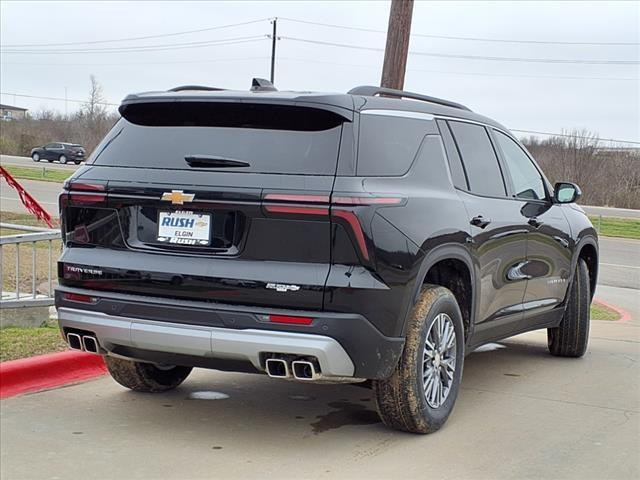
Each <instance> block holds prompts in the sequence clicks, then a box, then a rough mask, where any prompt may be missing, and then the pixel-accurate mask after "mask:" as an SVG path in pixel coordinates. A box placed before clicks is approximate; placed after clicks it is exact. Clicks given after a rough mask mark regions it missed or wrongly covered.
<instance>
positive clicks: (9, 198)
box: [0, 197, 58, 207]
mask: <svg viewBox="0 0 640 480" xmlns="http://www.w3.org/2000/svg"><path fill="white" fill-rule="evenodd" d="M0 200H10V201H12V202H18V203H19V204H20V205H22V202H21V201H20V199H19V198H12V197H0ZM38 203H39V204H40V205H55V206H56V207H57V206H58V204H57V203H55V202H41V201H38Z"/></svg>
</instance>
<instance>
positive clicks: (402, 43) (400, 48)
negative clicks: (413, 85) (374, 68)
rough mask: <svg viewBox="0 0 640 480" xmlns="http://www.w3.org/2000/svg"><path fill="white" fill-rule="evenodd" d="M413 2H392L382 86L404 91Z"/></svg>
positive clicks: (409, 0)
mask: <svg viewBox="0 0 640 480" xmlns="http://www.w3.org/2000/svg"><path fill="white" fill-rule="evenodd" d="M412 13H413V0H392V1H391V9H390V10H389V27H388V29H387V46H386V48H385V50H384V65H383V67H382V78H381V80H380V86H381V87H386V88H394V89H396V90H402V88H403V87H404V75H405V71H406V69H407V55H408V53H409V34H410V33H411V15H412Z"/></svg>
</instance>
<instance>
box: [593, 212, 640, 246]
mask: <svg viewBox="0 0 640 480" xmlns="http://www.w3.org/2000/svg"><path fill="white" fill-rule="evenodd" d="M589 218H590V219H591V223H593V226H594V227H595V228H596V230H598V229H599V232H598V233H599V234H600V235H602V236H604V237H620V238H633V239H636V240H638V239H640V220H632V219H626V218H614V217H602V218H600V217H598V216H595V215H594V216H591V217H589Z"/></svg>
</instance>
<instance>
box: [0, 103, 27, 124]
mask: <svg viewBox="0 0 640 480" xmlns="http://www.w3.org/2000/svg"><path fill="white" fill-rule="evenodd" d="M26 115H27V109H26V108H20V107H12V106H11V105H2V104H0V120H4V121H9V120H22V119H24V117H25V116H26Z"/></svg>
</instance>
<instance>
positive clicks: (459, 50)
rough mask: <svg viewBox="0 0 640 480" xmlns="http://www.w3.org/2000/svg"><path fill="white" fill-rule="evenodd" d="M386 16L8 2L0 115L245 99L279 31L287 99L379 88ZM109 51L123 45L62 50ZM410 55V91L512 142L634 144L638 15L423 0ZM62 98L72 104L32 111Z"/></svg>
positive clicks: (165, 4) (230, 5) (337, 7)
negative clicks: (557, 138)
mask: <svg viewBox="0 0 640 480" xmlns="http://www.w3.org/2000/svg"><path fill="white" fill-rule="evenodd" d="M388 14H389V2H387V1H354V2H348V1H284V2H271V1H259V2H249V1H246V2H244V1H235V2H206V1H197V2H188V1H160V2H158V1H141V2H125V1H115V2H98V1H92V2H89V1H68V2H55V1H43V2H28V1H20V2H17V1H10V0H2V2H0V47H1V49H0V91H1V92H2V95H1V97H0V102H1V103H4V104H10V105H17V106H21V107H23V108H28V109H30V110H31V111H38V110H40V109H55V110H58V111H60V112H62V113H64V112H65V110H66V111H68V112H69V113H72V112H73V111H75V110H76V109H77V108H78V107H79V106H80V103H78V102H74V101H72V100H84V99H86V97H87V95H88V90H89V77H90V75H92V74H93V75H95V76H96V78H97V79H98V81H99V82H100V84H101V85H102V88H103V91H104V95H105V98H106V99H107V101H108V102H111V103H114V104H118V103H119V102H120V100H122V98H123V97H124V96H125V95H126V94H128V93H132V92H139V91H149V90H165V89H168V88H172V87H175V86H177V85H184V84H201V85H211V86H217V87H224V88H231V89H242V90H245V89H248V88H249V86H250V82H251V79H252V78H253V77H263V78H269V65H270V54H271V40H270V39H268V38H267V37H266V35H267V34H269V33H271V29H272V25H271V23H270V20H269V19H270V18H273V17H278V22H277V28H278V32H277V33H278V37H279V38H280V39H279V40H278V41H277V50H276V73H275V85H276V87H278V88H279V89H281V90H304V91H309V90H312V91H332V92H346V91H348V90H349V89H351V88H352V87H354V86H356V85H378V84H379V82H380V75H381V69H382V62H383V58H384V52H383V49H384V46H385V40H386V37H385V33H384V32H385V31H386V28H387V23H388ZM247 22H251V23H247ZM303 22H315V23H321V24H330V25H338V26H343V27H351V28H336V27H331V26H324V25H317V24H313V23H303ZM232 24H236V26H231V27H226V28H216V29H214V28H213V27H219V26H220V27H222V26H227V25H232ZM237 24H242V25H237ZM352 28H357V29H360V30H354V29H352ZM202 29H206V30H204V31H200V32H193V33H188V34H179V35H171V36H161V37H156V38H147V39H140V40H122V39H130V38H132V37H146V36H157V35H164V34H172V33H177V32H184V31H193V30H202ZM369 30H374V31H369ZM442 37H457V38H442ZM460 37H462V38H464V39H460ZM487 39H490V40H499V41H487ZM105 40H122V41H116V42H106V43H82V44H75V45H59V44H63V43H69V42H73V43H77V42H103V41H105ZM504 40H508V41H504ZM215 42H218V44H215ZM312 42H324V43H312ZM327 43H333V44H340V45H342V46H336V45H328V44H327ZM32 44H37V45H38V46H34V45H32ZM52 44H54V45H52ZM55 44H58V45H55ZM185 44H187V45H185ZM25 45H26V46H25ZM344 45H350V46H355V47H358V48H348V47H345V46H344ZM123 49H129V51H123ZM114 50H115V51H114ZM409 50H410V54H409V60H408V65H407V73H406V78H405V87H404V88H405V90H409V91H415V92H419V93H424V94H427V95H431V96H436V97H442V98H447V99H450V100H454V101H456V102H459V103H462V104H465V105H467V106H469V107H470V108H471V109H472V110H474V111H477V112H479V113H482V114H484V115H486V116H489V117H491V118H494V119H495V120H497V121H499V122H500V123H502V124H503V125H506V126H507V127H509V128H511V129H519V130H530V131H542V132H561V131H563V130H564V131H566V130H571V129H580V130H582V129H585V130H588V131H590V132H594V133H596V134H598V135H599V136H600V137H601V138H615V139H621V140H629V141H635V142H640V80H639V79H640V2H637V1H636V2H631V1H630V2H612V1H602V2H597V1H592V2H560V1H547V2H521V1H516V2H510V1H502V2H498V1H490V2H480V1H477V2H436V1H433V2H432V1H419V0H417V1H416V2H415V5H414V10H413V21H412V37H411V42H410V45H409ZM441 55H445V56H441ZM448 55H454V56H455V55H457V56H461V57H464V58H459V57H450V56H448ZM473 57H483V58H473ZM487 57H490V58H487ZM496 58H499V59H496ZM504 58H507V59H509V60H504ZM514 59H520V60H519V61H515V60H514ZM522 59H528V60H529V61H522ZM531 59H534V60H544V61H530V60H531ZM549 60H552V61H551V62H550V61H549ZM65 94H66V97H67V99H69V100H68V101H67V102H66V103H65V101H64V100H48V99H43V98H29V97H26V95H28V96H35V97H53V98H60V99H64V98H65ZM19 95H25V96H19ZM112 108H114V109H115V106H114V107H112ZM519 135H520V136H523V135H524V134H523V133H519Z"/></svg>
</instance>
